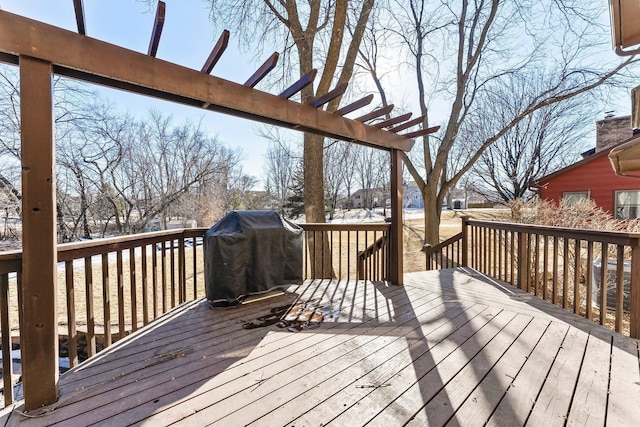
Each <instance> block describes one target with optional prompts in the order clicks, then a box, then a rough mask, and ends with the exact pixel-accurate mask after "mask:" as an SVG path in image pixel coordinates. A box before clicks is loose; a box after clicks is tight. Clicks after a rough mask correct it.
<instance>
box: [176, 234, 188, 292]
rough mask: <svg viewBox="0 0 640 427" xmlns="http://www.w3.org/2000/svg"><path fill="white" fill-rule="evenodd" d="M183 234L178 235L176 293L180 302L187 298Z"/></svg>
mask: <svg viewBox="0 0 640 427" xmlns="http://www.w3.org/2000/svg"><path fill="white" fill-rule="evenodd" d="M185 277H186V274H185V252H184V234H181V235H180V237H178V287H179V288H178V289H179V290H178V295H179V301H180V304H182V303H183V302H185V301H186V300H187V281H186V279H185Z"/></svg>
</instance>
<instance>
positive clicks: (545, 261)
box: [542, 234, 549, 301]
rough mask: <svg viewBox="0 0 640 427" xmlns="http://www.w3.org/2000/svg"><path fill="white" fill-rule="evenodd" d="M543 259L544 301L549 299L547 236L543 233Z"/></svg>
mask: <svg viewBox="0 0 640 427" xmlns="http://www.w3.org/2000/svg"><path fill="white" fill-rule="evenodd" d="M542 244H543V245H544V248H543V255H542V256H543V257H544V258H543V260H542V299H544V300H545V301H548V300H549V296H548V292H547V287H548V285H549V280H548V274H549V237H548V236H547V235H546V234H545V235H544V236H543V243H542Z"/></svg>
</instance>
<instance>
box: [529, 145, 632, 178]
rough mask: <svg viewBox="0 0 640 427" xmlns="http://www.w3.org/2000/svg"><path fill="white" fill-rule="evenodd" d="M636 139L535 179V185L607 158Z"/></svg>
mask: <svg viewBox="0 0 640 427" xmlns="http://www.w3.org/2000/svg"><path fill="white" fill-rule="evenodd" d="M635 138H637V136H632V137H630V138H627V139H625V140H624V141H622V142H620V143H619V144H616V145H615V146H613V147H611V148H607V149H605V150H602V151H599V152H597V153H594V154H591V155H587V156H586V157H584V158H583V159H582V160H579V161H577V162H575V163H573V164H570V165H569V166H565V167H564V168H562V169H558V170H557V171H555V172H552V173H550V174H549V175H545V176H543V177H540V178H537V179H535V180H534V183H535V184H536V185H541V183H542V182H545V181H548V180H550V179H553V178H555V177H556V176H558V175H562V174H563V173H565V172H568V171H570V170H572V169H575V168H578V167H581V166H583V165H585V164H587V163H589V162H592V161H593V160H595V159H599V158H600V157H602V156H607V155H608V154H609V152H610V151H611V150H612V149H613V148H615V147H617V146H619V145H622V144H624V143H626V142H628V141H631V140H632V139H635ZM586 153H588V151H587V152H585V153H582V154H583V155H585V154H586ZM611 171H612V172H613V169H611Z"/></svg>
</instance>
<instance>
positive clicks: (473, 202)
mask: <svg viewBox="0 0 640 427" xmlns="http://www.w3.org/2000/svg"><path fill="white" fill-rule="evenodd" d="M494 206H495V203H493V202H490V201H489V200H487V198H486V197H485V196H483V195H482V194H480V193H476V192H475V191H473V190H470V189H468V188H458V187H454V188H452V189H451V190H449V193H448V194H447V209H471V208H492V207H494Z"/></svg>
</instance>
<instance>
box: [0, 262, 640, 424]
mask: <svg viewBox="0 0 640 427" xmlns="http://www.w3.org/2000/svg"><path fill="white" fill-rule="evenodd" d="M289 290H290V291H293V292H292V293H287V294H284V295H280V296H273V297H271V298H264V299H259V300H257V301H255V302H252V303H248V304H242V305H240V306H236V307H233V308H231V307H230V308H216V309H213V310H212V309H210V307H209V305H208V304H207V303H206V302H204V301H202V300H200V301H193V302H188V303H185V304H183V305H181V306H179V307H176V308H175V309H173V310H171V311H170V312H169V313H166V314H165V315H163V316H161V317H160V318H159V319H156V320H155V321H153V322H151V323H150V324H148V325H146V326H144V327H142V328H140V329H139V330H138V331H136V332H134V333H133V334H131V335H129V336H127V337H125V338H123V339H121V340H119V341H118V342H116V343H115V344H114V345H113V346H111V347H109V348H108V349H106V350H104V351H102V352H100V353H99V354H98V355H96V356H94V357H93V358H91V359H89V360H88V361H87V362H84V363H82V364H80V365H79V366H77V367H75V368H73V369H71V370H70V371H69V372H67V373H65V374H63V375H62V376H61V377H60V400H59V401H58V402H57V403H56V404H55V405H54V406H52V407H51V408H50V409H53V410H52V412H50V413H48V414H46V415H43V416H39V417H37V418H28V417H25V416H24V415H22V414H21V412H20V411H21V406H19V405H16V407H15V408H13V410H12V408H7V409H5V410H4V411H3V412H2V413H0V425H1V424H6V425H8V426H22V427H27V426H51V425H59V426H67V425H74V426H76V425H78V426H83V425H101V426H108V425H114V426H115V425H117V426H120V425H131V424H144V425H154V426H156V425H159V426H162V425H169V424H177V425H185V426H188V425H198V426H199V425H220V426H225V427H226V426H235V425H247V424H250V425H256V426H263V425H268V426H271V425H295V426H302V425H313V426H317V425H335V426H343V425H348V426H358V425H365V424H368V425H380V426H389V425H402V424H405V423H412V424H414V425H444V424H445V423H448V425H450V426H458V425H459V426H473V425H482V424H485V423H486V424H487V425H492V426H505V425H509V426H511V425H524V424H525V423H526V424H528V425H534V426H535V425H550V426H553V425H564V424H565V423H566V424H569V425H578V424H579V425H605V424H606V425H610V426H626V425H629V426H635V425H638V423H637V422H638V420H639V419H640V405H638V404H637V403H635V402H639V401H640V367H639V366H640V365H639V356H638V344H637V342H635V341H633V340H631V339H629V338H625V337H623V336H622V335H620V334H618V333H616V332H613V331H609V330H606V329H604V328H602V327H601V326H599V325H598V324H596V323H594V322H590V321H588V320H586V319H582V318H579V317H577V316H575V315H574V314H572V313H569V312H567V311H565V310H563V309H562V308H560V307H557V306H553V305H552V304H549V303H547V302H545V301H542V300H540V299H538V298H536V297H535V296H532V295H529V294H527V293H525V292H522V291H520V290H519V289H516V288H514V287H511V286H509V285H506V284H504V283H500V282H497V281H495V280H491V279H489V278H487V277H486V276H484V275H482V274H481V273H478V272H476V271H474V270H471V269H467V268H456V269H449V270H440V271H431V272H418V273H411V274H407V275H405V286H404V287H396V286H389V285H388V284H385V283H372V282H365V281H351V282H348V281H337V280H313V281H305V282H304V283H302V284H300V285H298V286H295V287H291V288H290V289H289ZM298 303H309V304H310V305H311V306H317V305H319V306H322V307H323V309H326V308H327V307H330V308H331V310H334V309H337V310H338V311H339V314H340V315H339V316H334V317H328V318H326V319H325V320H324V322H322V323H321V324H320V325H318V326H316V327H314V328H311V329H304V330H302V331H300V332H298V333H293V332H290V331H288V330H287V329H286V328H278V327H277V326H276V325H267V326H264V327H262V326H260V327H257V328H254V329H245V328H243V324H246V323H248V322H259V321H260V320H259V318H261V316H266V315H270V313H272V312H271V310H272V309H275V308H281V307H283V306H286V307H291V306H293V305H295V304H298ZM338 311H334V312H333V313H334V314H337V313H338Z"/></svg>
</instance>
